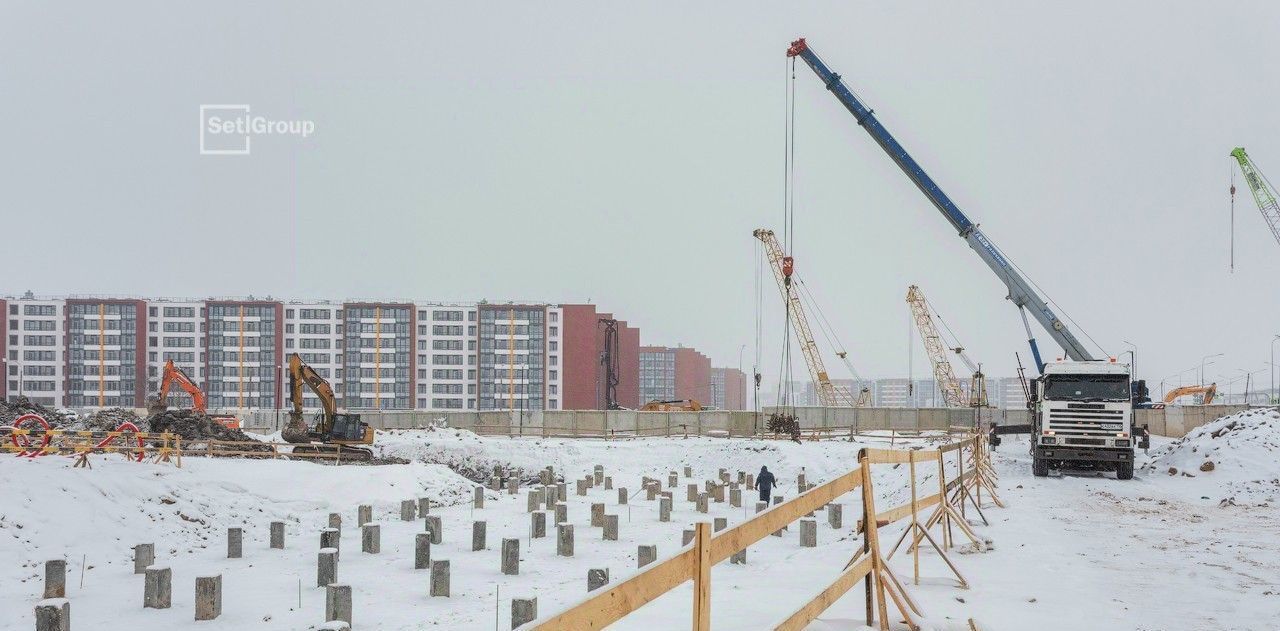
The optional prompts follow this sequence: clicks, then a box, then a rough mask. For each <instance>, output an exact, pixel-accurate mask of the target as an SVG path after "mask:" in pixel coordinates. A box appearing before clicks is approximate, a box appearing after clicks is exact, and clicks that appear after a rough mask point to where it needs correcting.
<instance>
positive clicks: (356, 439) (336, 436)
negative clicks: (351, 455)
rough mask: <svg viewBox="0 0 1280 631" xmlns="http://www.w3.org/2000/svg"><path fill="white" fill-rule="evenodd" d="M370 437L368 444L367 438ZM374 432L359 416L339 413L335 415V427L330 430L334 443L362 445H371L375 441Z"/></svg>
mask: <svg viewBox="0 0 1280 631" xmlns="http://www.w3.org/2000/svg"><path fill="white" fill-rule="evenodd" d="M366 435H368V437H369V439H370V440H368V442H366V441H365V436H366ZM372 438H373V432H372V431H371V430H370V429H369V425H368V423H365V422H363V421H361V420H360V415H359V414H344V413H341V412H339V413H337V414H334V415H333V427H332V428H331V429H330V430H329V440H331V441H333V442H342V443H346V442H352V443H360V444H369V443H372V442H373V440H372Z"/></svg>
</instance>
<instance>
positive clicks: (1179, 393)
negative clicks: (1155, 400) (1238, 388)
mask: <svg viewBox="0 0 1280 631" xmlns="http://www.w3.org/2000/svg"><path fill="white" fill-rule="evenodd" d="M1197 394H1199V395H1203V396H1204V402H1203V405H1209V404H1210V403H1213V397H1214V396H1216V395H1217V394H1218V384H1216V383H1211V384H1209V385H1207V386H1182V387H1181V388H1174V389H1172V390H1170V391H1169V393H1168V394H1166V395H1164V402H1165V404H1166V405H1167V404H1170V403H1173V402H1174V401H1177V400H1178V397H1185V396H1191V395H1197Z"/></svg>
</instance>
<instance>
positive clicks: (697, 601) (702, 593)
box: [693, 521, 711, 631]
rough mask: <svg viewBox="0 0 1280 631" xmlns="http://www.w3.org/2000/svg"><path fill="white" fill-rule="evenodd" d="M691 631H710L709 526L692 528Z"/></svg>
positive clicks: (704, 523) (705, 523)
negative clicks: (693, 555)
mask: <svg viewBox="0 0 1280 631" xmlns="http://www.w3.org/2000/svg"><path fill="white" fill-rule="evenodd" d="M694 529H695V531H694V546H693V550H694V553H695V554H696V555H697V557H696V559H697V564H696V566H695V567H694V574H693V631H711V546H710V545H709V543H710V540H711V524H708V523H707V522H705V521H703V522H698V523H697V525H695V526H694Z"/></svg>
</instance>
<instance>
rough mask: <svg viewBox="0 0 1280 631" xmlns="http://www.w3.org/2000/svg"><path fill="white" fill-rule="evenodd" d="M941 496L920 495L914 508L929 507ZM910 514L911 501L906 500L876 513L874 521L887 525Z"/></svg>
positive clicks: (935, 494)
mask: <svg viewBox="0 0 1280 631" xmlns="http://www.w3.org/2000/svg"><path fill="white" fill-rule="evenodd" d="M941 498H942V496H941V495H939V494H937V493H934V494H933V495H930V496H929V497H922V498H920V499H919V500H916V508H917V509H918V510H923V509H926V508H929V507H930V506H933V505H934V504H937V503H938V501H939V500H941ZM910 514H911V502H907V503H906V504H902V505H901V506H894V507H893V508H890V509H889V510H887V511H885V512H883V513H876V521H878V522H880V524H881V525H888V524H892V523H893V522H895V521H898V520H899V519H902V518H903V517H906V516H908V515H910Z"/></svg>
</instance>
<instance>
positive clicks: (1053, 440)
mask: <svg viewBox="0 0 1280 631" xmlns="http://www.w3.org/2000/svg"><path fill="white" fill-rule="evenodd" d="M1040 444H1042V445H1056V444H1058V439H1057V437H1055V436H1045V437H1043V438H1041V439H1040Z"/></svg>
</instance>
